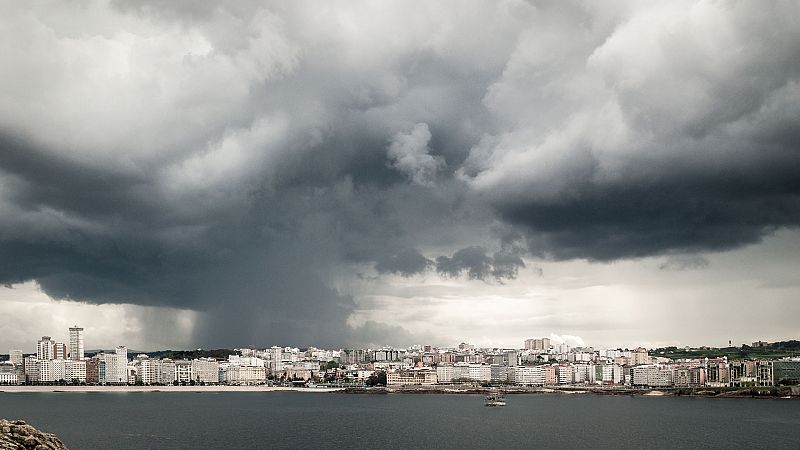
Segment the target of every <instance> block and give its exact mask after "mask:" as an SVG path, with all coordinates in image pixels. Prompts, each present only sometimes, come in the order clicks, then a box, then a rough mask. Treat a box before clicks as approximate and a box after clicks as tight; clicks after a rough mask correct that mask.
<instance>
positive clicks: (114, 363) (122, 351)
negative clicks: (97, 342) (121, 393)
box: [102, 346, 128, 384]
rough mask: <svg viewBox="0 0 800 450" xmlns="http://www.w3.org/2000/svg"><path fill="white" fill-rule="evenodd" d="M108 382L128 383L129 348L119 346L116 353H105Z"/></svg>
mask: <svg viewBox="0 0 800 450" xmlns="http://www.w3.org/2000/svg"><path fill="white" fill-rule="evenodd" d="M102 361H103V363H104V364H105V379H104V383H106V384H128V349H127V348H125V347H124V346H119V347H117V348H116V349H114V353H103V357H102Z"/></svg>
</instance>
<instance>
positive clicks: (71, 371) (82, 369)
mask: <svg viewBox="0 0 800 450" xmlns="http://www.w3.org/2000/svg"><path fill="white" fill-rule="evenodd" d="M64 365H65V368H64V371H65V375H66V377H65V378H64V379H65V380H66V381H67V383H86V361H83V360H80V361H77V360H76V361H73V360H66V361H65V363H64Z"/></svg>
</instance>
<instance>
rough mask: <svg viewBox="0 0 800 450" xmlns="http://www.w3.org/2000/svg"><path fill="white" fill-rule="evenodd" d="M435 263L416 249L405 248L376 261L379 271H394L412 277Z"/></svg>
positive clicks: (376, 267)
mask: <svg viewBox="0 0 800 450" xmlns="http://www.w3.org/2000/svg"><path fill="white" fill-rule="evenodd" d="M432 265H433V261H431V260H430V259H428V258H426V257H424V256H423V255H422V254H421V253H419V252H418V251H417V250H414V249H411V248H409V249H404V250H401V251H399V252H397V253H395V254H393V255H389V256H388V257H386V258H384V259H381V260H379V261H378V262H376V263H375V270H377V271H378V273H394V274H398V275H402V276H404V277H410V276H412V275H416V274H419V273H422V272H425V271H426V270H428V269H429V268H430V267H431V266H432Z"/></svg>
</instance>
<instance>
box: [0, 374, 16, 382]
mask: <svg viewBox="0 0 800 450" xmlns="http://www.w3.org/2000/svg"><path fill="white" fill-rule="evenodd" d="M0 384H19V380H18V379H17V374H16V373H14V372H0Z"/></svg>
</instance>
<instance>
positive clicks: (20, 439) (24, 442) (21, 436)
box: [0, 419, 67, 450]
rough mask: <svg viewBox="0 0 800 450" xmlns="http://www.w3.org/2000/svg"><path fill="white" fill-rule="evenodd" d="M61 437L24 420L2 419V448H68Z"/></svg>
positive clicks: (59, 449)
mask: <svg viewBox="0 0 800 450" xmlns="http://www.w3.org/2000/svg"><path fill="white" fill-rule="evenodd" d="M66 448H67V447H65V446H64V443H63V442H61V439H59V438H57V437H56V436H55V435H53V434H50V433H42V432H41V431H39V430H37V429H36V428H34V427H32V426H30V425H28V424H27V423H25V421H24V420H5V419H0V450H19V449H26V450H66Z"/></svg>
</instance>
